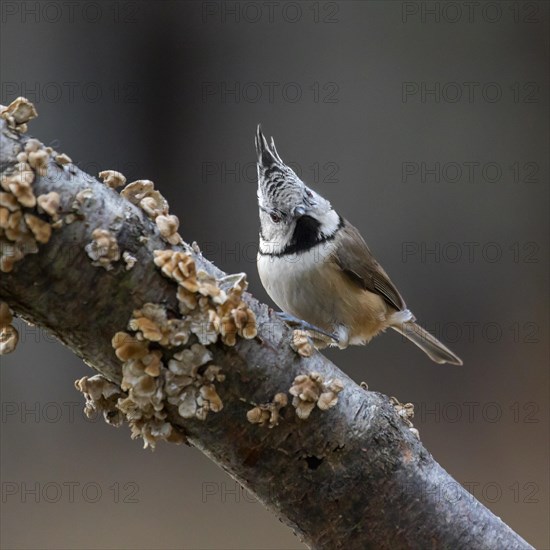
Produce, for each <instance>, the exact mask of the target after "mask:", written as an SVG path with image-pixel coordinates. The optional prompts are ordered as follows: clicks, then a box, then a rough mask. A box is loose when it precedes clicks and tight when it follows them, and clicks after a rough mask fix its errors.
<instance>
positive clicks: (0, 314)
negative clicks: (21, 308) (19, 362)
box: [0, 302, 19, 355]
mask: <svg viewBox="0 0 550 550" xmlns="http://www.w3.org/2000/svg"><path fill="white" fill-rule="evenodd" d="M12 322H13V313H12V311H11V309H10V307H9V306H8V304H7V303H6V302H0V355H7V354H8V353H11V352H13V351H14V350H15V348H16V347H17V342H18V340H19V333H18V332H17V329H16V328H15V327H14V326H13V325H12Z"/></svg>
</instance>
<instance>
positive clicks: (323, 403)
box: [289, 372, 344, 419]
mask: <svg viewBox="0 0 550 550" xmlns="http://www.w3.org/2000/svg"><path fill="white" fill-rule="evenodd" d="M343 389H344V384H343V383H342V381H341V380H340V379H338V378H334V379H331V380H328V381H327V382H325V381H324V379H323V377H322V376H321V375H320V374H319V373H317V372H312V373H311V374H300V375H298V376H297V377H296V378H295V379H294V382H293V384H292V387H291V388H290V390H289V392H290V394H291V395H292V396H294V397H293V399H292V405H293V406H294V408H295V409H296V414H297V416H298V418H301V419H306V418H308V417H309V415H310V414H311V411H313V409H314V408H315V406H316V405H317V407H318V408H319V409H321V410H323V411H326V410H328V409H330V408H332V407H334V406H335V405H336V403H337V402H338V394H339V393H340V392H341V391H342V390H343Z"/></svg>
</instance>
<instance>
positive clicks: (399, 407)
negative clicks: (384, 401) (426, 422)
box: [390, 397, 420, 439]
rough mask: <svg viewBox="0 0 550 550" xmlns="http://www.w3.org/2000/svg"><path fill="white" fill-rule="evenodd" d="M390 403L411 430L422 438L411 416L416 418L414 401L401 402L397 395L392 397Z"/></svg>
mask: <svg viewBox="0 0 550 550" xmlns="http://www.w3.org/2000/svg"><path fill="white" fill-rule="evenodd" d="M390 403H391V404H392V405H393V408H394V409H395V412H396V413H397V414H398V416H399V417H400V418H401V420H403V422H404V423H405V425H406V426H407V427H408V428H409V431H410V432H411V433H412V434H414V435H415V436H416V437H417V438H418V439H420V433H419V431H418V430H417V429H416V428H415V427H414V426H413V423H412V421H411V418H414V405H413V404H412V403H401V402H400V401H399V399H397V397H390Z"/></svg>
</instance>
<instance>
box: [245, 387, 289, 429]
mask: <svg viewBox="0 0 550 550" xmlns="http://www.w3.org/2000/svg"><path fill="white" fill-rule="evenodd" d="M287 404H288V397H287V395H286V393H282V392H281V393H277V394H275V396H274V397H273V400H272V401H270V402H269V403H263V404H261V405H256V406H255V407H254V408H253V409H250V410H249V411H248V412H247V413H246V418H247V419H248V421H249V422H250V423H251V424H260V426H265V427H268V428H274V427H275V426H278V424H279V420H280V418H281V414H280V413H281V409H282V408H284V407H286V406H287Z"/></svg>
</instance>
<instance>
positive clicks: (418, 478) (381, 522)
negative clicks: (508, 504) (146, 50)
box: [0, 104, 531, 550]
mask: <svg viewBox="0 0 550 550" xmlns="http://www.w3.org/2000/svg"><path fill="white" fill-rule="evenodd" d="M12 105H13V104H12ZM2 116H3V119H2V120H1V121H0V132H1V136H0V140H1V141H0V146H1V149H0V171H1V175H2V178H3V179H2V182H3V183H2V185H3V189H2V190H0V191H2V192H3V195H2V200H3V201H4V202H5V201H8V202H9V203H10V204H11V205H12V207H13V211H11V210H9V209H8V208H7V207H5V206H2V207H1V208H4V212H3V215H4V222H3V223H4V225H6V224H7V223H8V222H7V221H5V220H7V219H8V217H9V216H11V215H12V214H13V212H16V211H21V212H22V213H23V214H25V213H26V214H30V215H32V216H35V217H37V218H38V219H39V220H42V221H43V222H47V223H48V224H49V225H50V226H51V225H54V229H53V230H52V235H51V238H49V240H47V242H44V244H41V243H40V242H38V250H37V252H36V253H26V252H29V251H30V252H32V250H31V249H32V248H33V246H32V243H30V241H31V240H32V239H29V238H28V236H29V235H30V234H31V233H32V235H34V237H35V240H37V239H38V237H37V236H36V234H35V232H34V231H33V230H32V227H31V225H32V223H30V224H29V223H27V229H25V228H24V227H23V226H21V224H22V223H23V222H21V221H18V224H19V226H18V227H19V229H21V231H22V233H24V234H25V235H27V237H25V238H24V239H23V238H22V237H21V236H19V237H18V236H17V235H14V233H13V231H16V232H17V230H19V229H17V228H16V229H14V228H12V229H11V231H12V232H11V233H10V236H11V239H10V238H8V236H7V231H8V230H7V229H5V228H4V229H3V230H2V232H1V233H0V243H1V249H0V264H1V265H2V266H3V271H4V272H3V273H2V277H1V283H0V299H1V300H3V301H5V302H7V304H8V305H9V306H10V307H11V308H12V309H13V310H14V311H15V312H16V314H17V315H19V316H21V317H23V318H24V319H26V320H27V321H29V322H32V323H35V324H37V325H40V326H41V327H44V328H45V329H47V330H48V331H50V332H51V333H52V334H54V335H55V336H56V337H57V338H58V339H59V340H60V341H62V342H63V343H64V344H65V345H67V346H68V347H70V348H71V349H72V350H73V351H74V352H75V353H76V354H77V355H78V356H79V357H81V358H82V359H83V360H84V361H85V362H86V363H87V364H88V365H90V366H91V367H92V368H94V369H95V370H97V371H98V372H99V373H101V374H102V375H103V376H105V377H106V378H107V379H108V380H110V381H111V382H112V383H114V384H115V385H116V388H117V391H118V390H120V395H122V396H123V397H124V396H127V395H128V394H129V393H128V392H130V395H131V392H132V391H133V390H132V389H131V388H130V385H131V384H130V383H129V382H128V381H127V380H126V379H125V376H127V375H126V374H125V371H124V368H126V367H124V366H123V363H122V362H121V360H120V359H119V358H118V357H117V355H115V352H114V350H113V347H112V344H111V340H112V338H113V336H114V335H115V334H116V333H118V332H121V331H128V328H127V327H128V322H129V320H130V319H131V318H132V316H133V317H134V318H136V314H135V311H136V310H140V308H143V306H144V304H146V303H153V304H162V305H163V307H165V308H166V311H168V312H169V317H172V318H178V319H180V320H185V318H186V316H185V314H181V313H180V311H181V309H179V308H180V306H181V305H180V304H179V302H178V298H177V296H176V290H177V289H178V288H179V286H178V284H177V282H176V281H175V280H173V279H171V278H169V277H167V276H165V274H164V275H163V273H162V272H161V270H160V269H159V265H155V262H154V258H155V254H154V251H155V250H173V251H182V252H185V253H187V254H190V255H191V256H192V258H193V260H194V262H195V264H196V267H197V269H198V270H204V271H205V272H207V273H208V274H210V275H212V276H214V277H216V278H217V279H220V278H221V277H223V276H224V273H223V272H221V271H220V270H219V269H217V268H216V267H215V266H213V265H212V264H211V263H210V262H208V261H207V260H206V259H204V258H203V257H202V255H201V254H200V253H199V252H198V249H197V247H191V246H189V245H187V244H185V243H181V244H178V245H170V244H167V242H166V240H165V238H163V236H162V235H161V232H160V231H159V228H160V224H159V223H158V222H157V223H156V224H155V222H154V221H152V220H151V219H150V216H148V215H147V213H146V212H144V210H143V208H140V206H138V205H135V204H132V203H131V202H130V201H129V200H127V198H125V197H123V196H121V195H120V194H118V193H117V192H115V191H113V189H111V188H110V187H109V186H108V185H105V184H104V183H100V182H99V181H97V180H95V179H94V178H92V177H91V176H89V175H87V174H85V173H83V172H82V171H80V170H79V169H78V168H77V167H76V166H74V165H73V164H72V163H70V162H68V161H67V158H66V157H64V156H59V155H57V154H56V153H55V152H54V151H49V152H48V151H46V152H47V153H48V158H46V159H45V160H40V159H39V158H38V157H36V155H35V156H34V157H33V158H32V159H31V158H30V153H31V152H32V151H30V152H29V150H30V149H32V148H33V143H34V142H31V147H29V146H28V144H29V138H28V137H27V136H26V135H25V134H24V133H21V130H25V129H26V125H25V122H26V118H27V119H28V118H30V116H26V118H25V116H24V113H23V114H22V111H21V108H19V111H17V110H15V108H12V111H10V113H8V114H6V112H5V113H4V115H2ZM26 145H27V153H25V146H26ZM40 147H41V146H40ZM40 147H39V150H42V149H41V148H40ZM21 153H25V155H26V156H25V155H23V156H20V157H19V159H18V155H21ZM58 157H59V158H58ZM18 160H19V166H18V165H17V163H18ZM22 160H23V164H24V163H25V162H26V163H27V166H29V165H34V166H31V169H32V172H33V173H34V176H33V177H31V179H33V181H32V182H31V184H30V186H31V189H32V192H33V193H34V195H35V196H36V197H39V196H41V195H47V194H49V193H52V192H54V193H57V194H58V195H59V206H56V204H54V206H56V208H55V212H53V210H52V212H53V214H52V213H51V212H48V206H47V204H46V202H45V201H46V199H41V200H40V201H39V205H40V204H42V205H45V206H46V208H43V207H41V206H39V205H35V204H32V200H29V199H28V194H27V195H26V196H27V200H26V199H25V193H26V191H25V189H24V185H22V187H21V186H20V187H17V185H11V186H10V184H9V182H12V183H13V182H14V181H15V180H14V177H16V176H17V174H18V173H19V176H17V177H20V174H21V173H23V172H25V170H27V169H26V168H25V167H24V166H21V163H22ZM31 160H32V162H31ZM14 170H15V171H14ZM17 170H19V172H17ZM27 171H28V170H27ZM14 174H15V176H14ZM10 178H11V179H10ZM8 195H13V196H14V197H19V195H21V197H22V198H21V197H19V199H18V204H17V205H15V203H14V202H13V199H10V198H9V197H8ZM51 196H52V195H50V197H51ZM25 200H26V204H22V203H25ZM10 201H11V202H10ZM75 201H76V203H75ZM54 203H55V201H54ZM17 209H19V210H17ZM50 210H51V209H50ZM8 211H9V212H8ZM0 212H2V211H0ZM6 212H8V213H6ZM165 214H166V215H167V212H166V213H165ZM10 219H11V218H10ZM27 219H28V220H31V221H32V218H27ZM59 220H63V221H62V222H60V221H59ZM56 221H57V225H56ZM33 223H34V225H35V226H37V222H33ZM4 225H3V226H2V227H4ZM12 225H16V224H15V222H13V223H12ZM38 225H39V224H38ZM97 229H103V230H106V231H108V232H109V234H110V235H113V236H114V237H115V238H116V245H117V247H118V259H117V253H116V252H117V251H116V250H115V251H114V252H113V251H111V252H113V253H112V254H111V253H110V252H109V251H107V252H106V253H104V254H103V253H101V252H100V253H98V254H96V256H95V257H96V260H97V258H98V257H100V258H104V259H105V260H104V261H103V263H104V264H105V266H104V265H103V264H102V262H101V260H97V261H95V262H93V257H94V256H93V252H94V251H93V250H92V249H93V246H92V248H90V243H93V242H94V241H96V244H97V243H99V242H100V238H101V236H99V237H98V233H95V235H94V230H97ZM161 229H162V228H161ZM25 231H26V233H25ZM37 231H38V230H37ZM165 237H166V235H165ZM18 239H19V240H18ZM43 240H44V241H46V239H43ZM176 240H177V239H176ZM14 243H19V245H18V246H20V247H22V248H25V247H27V250H23V252H22V254H24V255H23V256H21V253H19V252H17V251H15V252H14ZM21 243H24V245H25V246H23V244H21ZM29 243H30V244H29ZM86 247H88V248H86ZM96 252H97V250H96ZM124 252H127V253H128V254H129V255H130V256H128V254H127V255H126V257H127V258H130V257H133V258H135V260H136V261H135V265H134V266H133V267H132V268H131V269H127V267H129V265H128V263H126V262H125V261H123V259H122V254H123V253H124ZM102 254H103V255H102ZM109 254H110V255H109ZM10 255H11V256H10ZM13 255H15V256H17V257H18V261H16V262H15V263H13V262H12V260H13V259H14V256H13ZM19 256H21V257H20V258H19ZM2 262H3V263H2ZM98 262H99V263H98ZM12 263H13V265H11V264H12ZM93 263H96V264H98V265H93ZM129 263H131V262H129ZM10 267H11V268H12V269H11V271H10V270H9V268H10ZM105 267H107V269H105ZM109 267H111V269H109ZM208 299H212V300H213V299H214V298H213V297H212V296H210V298H208ZM244 304H245V305H244V306H243V307H245V309H246V307H249V308H250V309H251V310H252V311H253V312H254V314H255V318H256V321H255V325H256V326H257V327H258V334H257V336H255V337H253V338H250V336H253V334H249V335H248V336H249V338H250V339H246V338H242V337H237V338H236V345H234V346H231V345H225V344H224V343H222V342H221V341H220V339H219V338H217V336H216V342H215V343H212V344H209V345H208V346H207V347H208V350H209V351H210V353H211V354H212V355H211V364H215V365H217V366H219V367H221V373H223V375H225V380H223V381H222V378H221V377H219V379H217V382H216V383H215V391H217V394H218V395H219V398H220V399H221V402H222V403H223V410H221V411H220V412H215V411H214V407H213V405H212V403H214V401H212V400H211V401H210V402H209V403H210V412H209V413H208V414H207V415H205V416H206V418H205V419H201V418H200V415H198V416H197V415H195V416H193V417H192V418H183V417H182V416H181V415H180V411H181V408H179V407H178V403H180V401H177V399H176V401H174V400H170V399H167V398H166V395H167V394H164V393H163V394H162V399H164V401H163V402H162V404H161V407H163V409H162V411H163V413H162V414H164V415H165V416H166V422H168V423H169V425H170V426H172V427H173V429H174V434H175V433H184V434H185V436H186V437H187V440H188V441H189V442H190V443H191V444H193V445H194V446H196V447H197V448H199V449H201V450H202V451H203V452H204V453H205V454H207V455H208V456H209V457H210V458H211V459H212V460H214V461H215V462H216V463H217V464H218V465H219V466H221V467H222V468H223V469H224V470H226V471H227V472H228V473H229V474H230V475H231V476H232V477H233V478H235V479H236V480H238V481H239V482H240V483H241V484H242V485H243V486H244V487H246V488H247V489H248V490H249V491H251V492H252V493H253V494H254V495H256V497H257V498H258V499H259V500H261V501H262V502H263V503H264V504H265V505H266V506H267V507H268V508H269V509H270V510H271V511H272V512H273V513H275V514H277V516H278V517H280V518H281V519H282V521H284V522H285V523H286V524H287V525H289V526H290V527H291V528H293V529H294V530H295V532H296V533H297V534H298V536H299V537H300V538H301V539H302V540H303V541H304V542H305V543H306V544H307V545H308V546H310V547H312V548H319V549H324V548H326V549H334V548H346V549H355V548H357V549H359V548H361V549H364V548H378V549H384V548H392V549H396V548H453V549H461V548H464V549H466V548H467V549H476V548H479V549H484V550H487V549H495V550H496V549H498V550H500V549H502V548H506V549H509V550H512V549H525V548H531V546H530V545H529V544H528V543H527V542H525V541H524V540H523V539H522V538H521V537H520V536H519V535H517V534H516V533H514V532H513V531H512V530H511V529H510V528H509V527H508V526H506V525H505V524H504V523H503V522H502V521H501V520H500V519H499V518H497V517H496V516H494V515H493V514H492V513H491V512H490V511H489V510H488V509H487V508H485V507H484V506H483V505H482V504H480V503H479V502H478V501H477V500H476V499H475V498H473V497H472V496H471V495H470V494H469V493H468V492H467V491H466V490H464V489H463V488H462V487H461V486H460V485H459V484H458V483H457V482H455V481H454V480H453V479H452V478H451V477H450V476H449V475H448V474H447V473H446V472H445V471H444V470H443V469H442V468H441V467H440V466H439V465H438V464H437V463H436V462H435V461H434V459H433V458H432V456H431V455H430V454H429V453H428V451H427V450H426V449H425V448H424V447H423V446H422V444H421V443H420V441H419V440H418V439H417V437H416V436H415V434H414V433H413V432H412V431H411V430H410V429H409V427H408V426H407V424H406V423H405V422H404V421H403V419H402V418H401V417H400V416H399V415H398V414H397V413H396V411H395V409H394V406H393V405H392V403H391V402H390V401H389V399H388V398H387V397H385V396H383V395H381V394H378V393H375V392H369V391H365V390H364V389H362V388H361V387H359V386H358V385H356V384H355V383H354V382H353V381H352V380H351V379H350V378H349V377H348V376H346V375H345V374H344V373H343V372H342V371H340V370H339V369H338V368H337V367H336V366H335V365H333V364H332V363H331V362H330V361H328V360H327V359H326V358H325V357H323V355H321V354H320V353H318V352H315V353H313V355H312V356H311V357H302V356H300V355H299V354H297V353H296V352H295V351H293V349H291V347H290V345H289V344H290V342H291V341H292V337H293V335H292V331H291V330H290V329H288V328H287V327H286V326H285V325H283V324H281V323H280V322H279V321H277V320H276V319H274V318H273V317H272V315H271V312H270V310H269V309H268V308H267V307H266V306H265V305H263V304H260V303H259V302H257V301H256V300H255V299H254V298H253V297H252V296H250V295H249V294H245V295H244ZM216 307H218V308H220V307H222V306H216ZM217 311H219V309H218V310H217ZM243 311H244V310H243ZM231 315H235V314H234V313H231ZM138 317H139V315H138ZM0 324H1V322H0ZM134 329H135V326H134ZM218 331H222V329H218ZM135 332H136V331H135ZM136 334H137V332H136ZM196 338H197V336H196V335H193V334H192V335H191V338H190V340H189V342H186V343H184V344H182V345H180V346H179V347H178V346H177V345H176V346H174V347H173V349H168V348H169V347H170V346H168V347H167V348H160V347H158V346H157V347H155V345H156V344H151V343H149V344H148V345H149V348H148V351H149V352H151V350H152V349H157V350H160V351H158V355H159V356H160V355H162V365H163V367H162V368H163V373H164V374H163V376H164V378H162V376H161V377H160V378H156V379H155V380H161V379H162V380H164V382H163V383H161V382H158V383H157V384H160V385H158V387H160V388H161V390H162V391H164V389H166V387H167V386H166V384H168V382H167V380H168V376H169V375H168V374H166V373H168V372H169V369H168V368H166V364H168V363H169V362H170V357H172V358H173V354H174V352H176V353H177V352H178V351H181V350H182V349H189V345H191V344H192V343H193V342H196ZM228 342H229V341H228ZM230 343H231V342H229V344H230ZM306 348H307V345H306ZM117 353H118V350H117ZM151 353H152V352H151ZM155 357H156V356H155ZM124 365H128V363H124ZM197 372H198V371H197ZM313 373H318V374H319V375H320V377H321V378H319V380H322V381H324V383H325V386H323V388H324V389H323V388H321V389H319V387H317V386H315V379H316V376H317V375H315V374H313ZM312 374H313V381H312V379H311V378H308V379H306V381H305V383H307V384H313V386H315V387H313V386H312V387H313V390H312V391H314V392H315V391H317V390H318V393H321V392H323V391H325V392H327V391H329V390H327V387H328V386H329V385H330V384H329V381H331V380H332V381H337V380H339V381H341V382H342V385H343V390H342V391H341V392H340V393H339V395H338V396H337V398H338V399H337V403H335V401H336V394H337V393H338V391H337V390H335V391H334V392H333V393H332V394H330V395H329V398H328V399H329V401H330V400H331V399H332V401H331V402H330V403H329V402H326V403H325V405H326V406H325V407H324V408H325V409H328V410H322V408H323V407H321V401H318V402H317V405H318V407H316V408H313V410H311V414H309V416H308V417H307V418H305V419H302V418H299V416H298V414H301V415H302V416H307V412H309V409H311V408H312V407H314V406H315V402H316V401H317V398H318V397H319V395H316V397H315V398H314V399H313V400H309V401H308V400H307V399H305V400H300V397H299V396H298V397H296V396H295V397H294V405H292V404H290V403H289V404H288V405H287V406H283V405H284V401H285V399H286V397H285V398H284V399H283V398H282V397H279V398H275V399H274V397H275V396H276V394H281V393H282V394H285V395H286V394H288V392H289V390H290V388H291V387H292V386H293V385H294V386H297V385H299V381H300V380H301V379H298V383H297V381H296V377H298V376H300V375H312ZM151 376H153V375H151ZM156 376H158V375H156ZM194 376H205V377H206V376H207V374H205V373H201V374H200V375H199V374H197V373H196V372H195V373H194ZM125 380H126V382H125ZM125 384H126V385H125ZM162 384H164V386H163V385H162ZM121 385H122V387H121V388H119V386H121ZM129 388H130V389H129ZM163 388H164V389H163ZM316 388H317V389H316ZM166 391H167V390H166ZM300 391H301V390H298V391H296V390H295V391H294V393H300ZM329 393H330V392H329ZM201 395H202V394H201ZM100 397H102V396H100ZM103 397H104V396H103ZM306 397H307V396H306ZM178 399H179V398H178ZM277 399H279V401H277ZM197 402H198V401H197ZM269 403H271V405H269ZM304 403H306V405H307V403H310V404H311V403H313V405H311V407H310V406H309V405H307V406H306V409H308V410H306V412H305V414H304V413H303V410H301V409H300V406H301V405H303V404H304ZM261 404H266V405H264V406H259V407H257V408H256V407H255V405H261ZM330 405H334V406H332V407H331V406H330ZM193 406H194V405H193ZM295 406H297V407H298V408H296V407H295ZM251 411H252V412H251ZM111 412H112V411H111ZM155 414H157V413H155ZM247 414H248V419H247ZM278 414H280V418H279V419H278V418H277V415H278ZM162 418H164V417H162ZM262 420H264V422H263V424H262V423H252V421H258V422H259V421H262ZM269 426H271V429H270V428H269Z"/></svg>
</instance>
